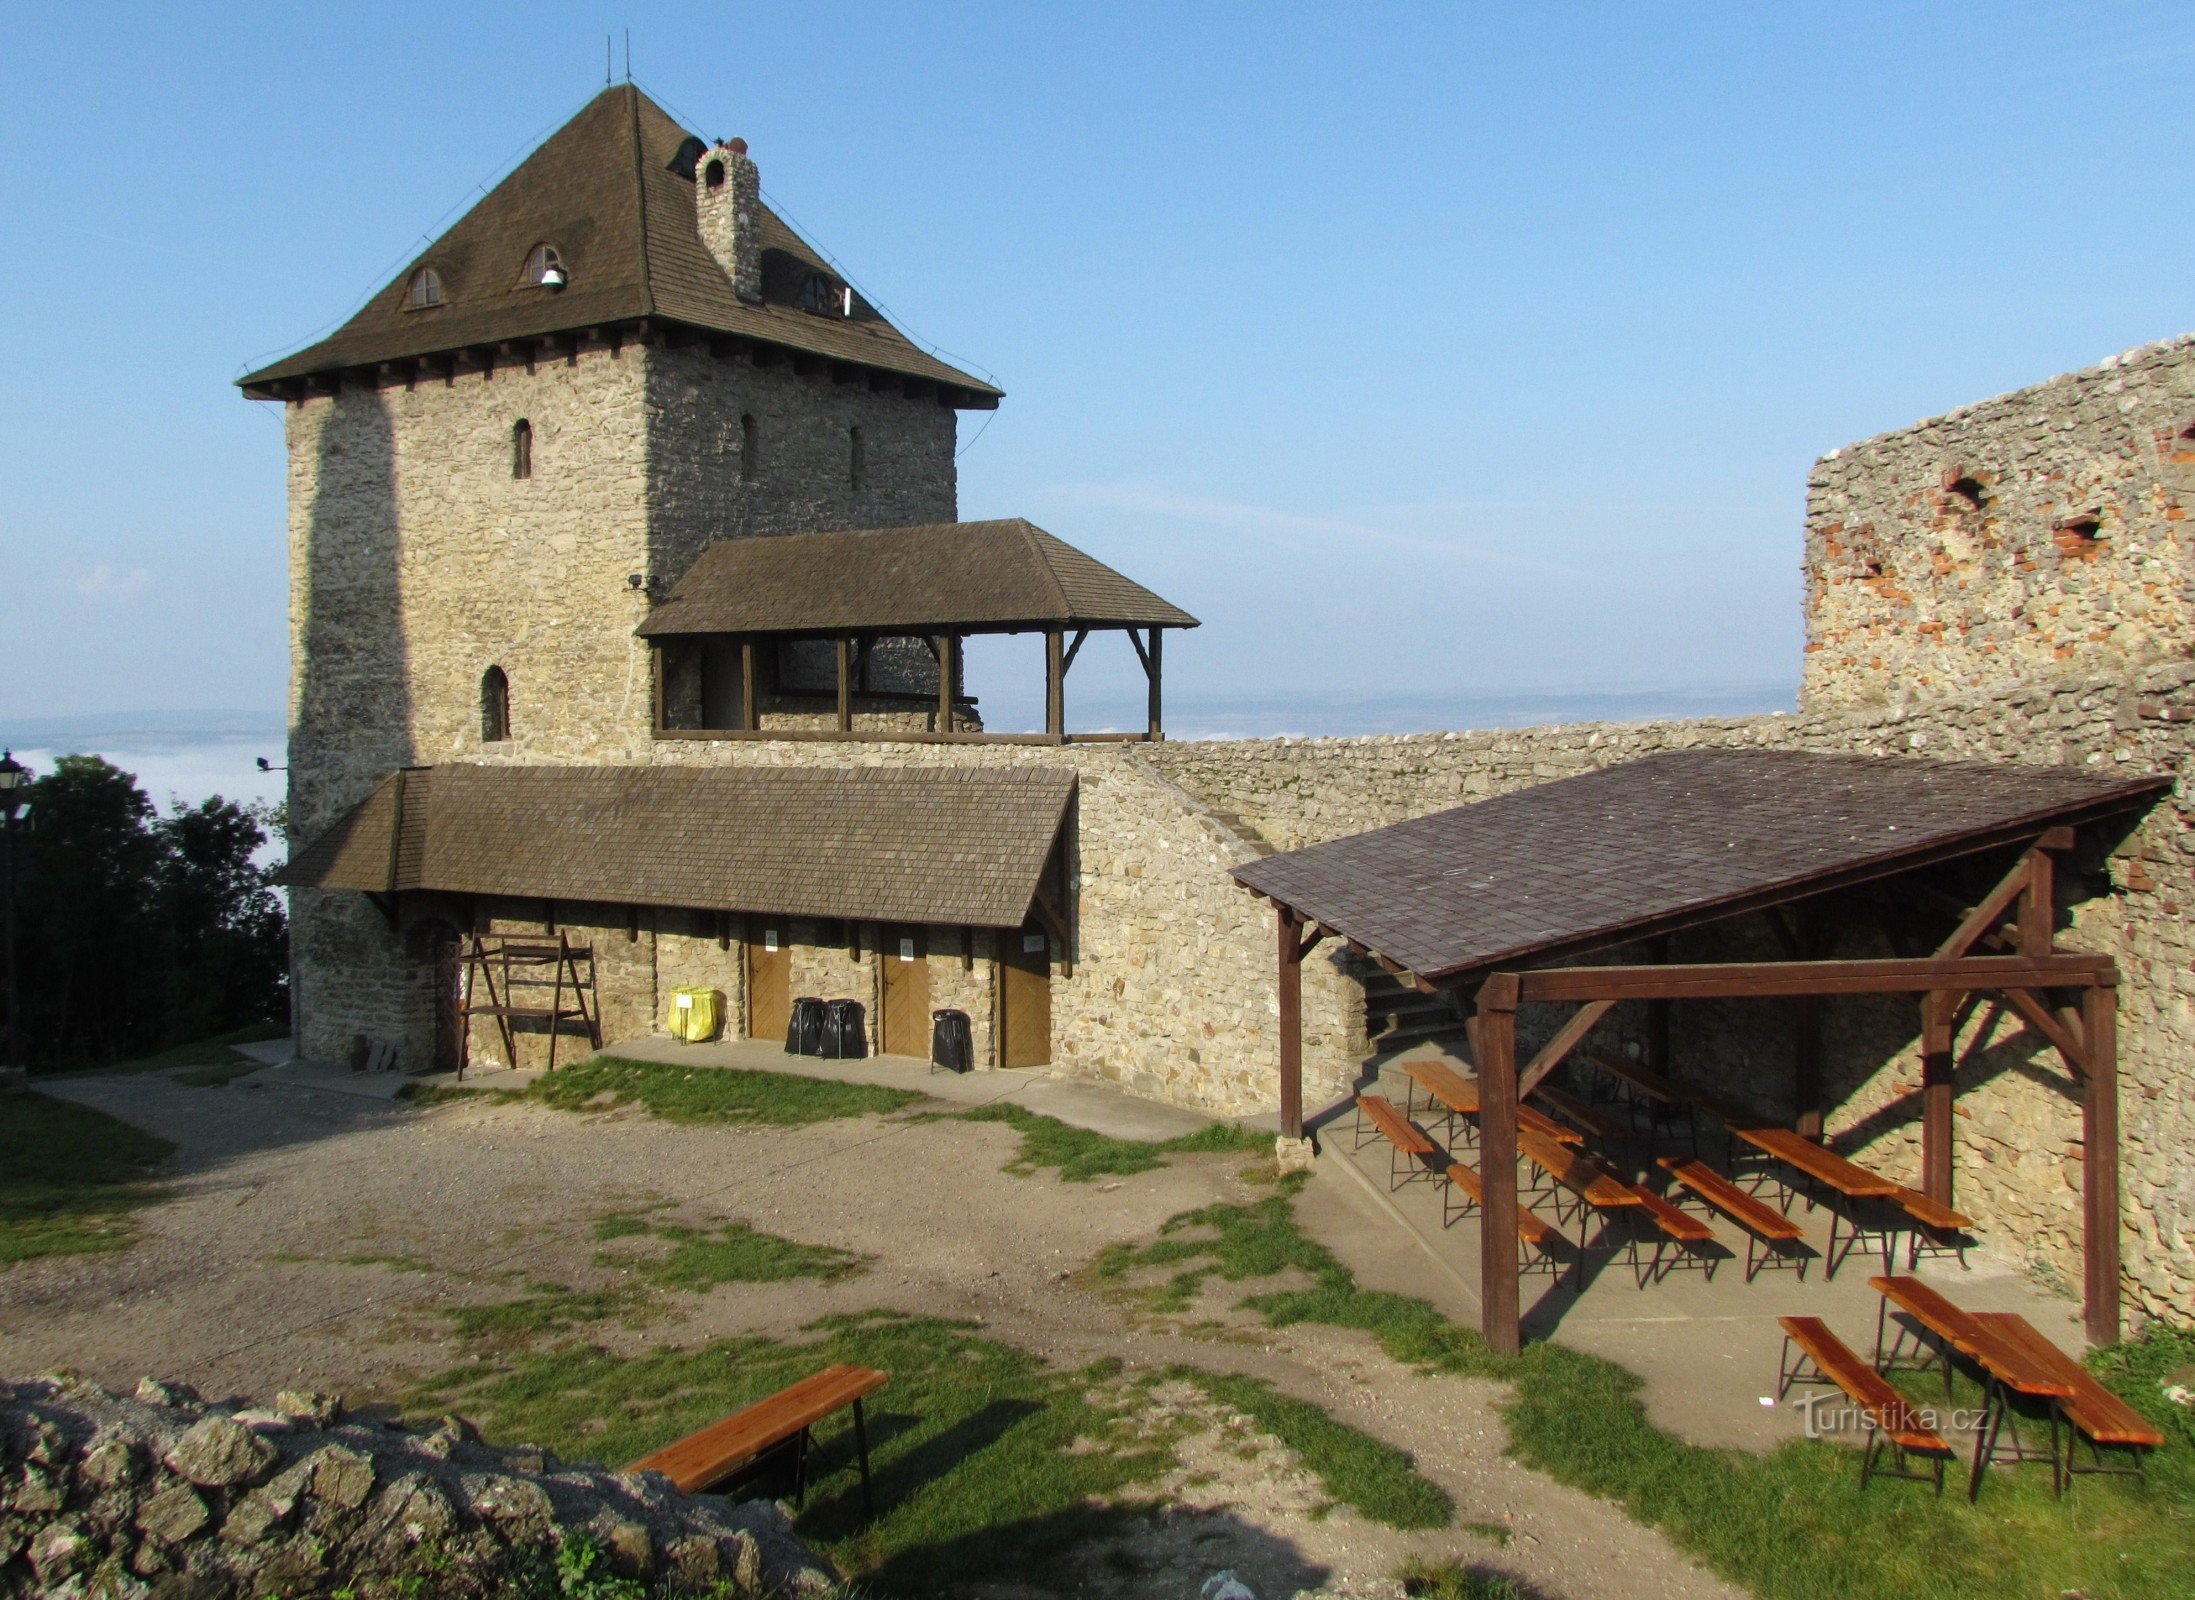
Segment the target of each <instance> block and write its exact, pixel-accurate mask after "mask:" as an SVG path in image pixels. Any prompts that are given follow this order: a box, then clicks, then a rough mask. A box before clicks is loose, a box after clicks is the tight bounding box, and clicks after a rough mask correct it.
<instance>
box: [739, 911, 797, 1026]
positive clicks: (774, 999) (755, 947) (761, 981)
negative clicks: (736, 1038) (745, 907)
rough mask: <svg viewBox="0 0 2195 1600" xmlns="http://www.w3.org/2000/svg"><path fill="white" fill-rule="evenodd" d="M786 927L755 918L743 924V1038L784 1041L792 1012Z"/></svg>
mask: <svg viewBox="0 0 2195 1600" xmlns="http://www.w3.org/2000/svg"><path fill="white" fill-rule="evenodd" d="M786 931H787V930H786V926H785V924H784V923H782V922H777V923H771V922H764V921H763V920H762V919H761V918H759V917H757V918H754V919H752V920H750V921H749V923H748V925H747V1037H748V1038H750V1039H775V1040H777V1041H778V1043H780V1044H783V1043H784V1042H785V1024H786V1023H787V1022H789V1021H791V1020H792V1012H793V986H792V978H793V956H792V952H791V951H790V950H788V949H786V948H785V946H786V938H785V934H786Z"/></svg>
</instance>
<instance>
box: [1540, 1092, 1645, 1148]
mask: <svg viewBox="0 0 2195 1600" xmlns="http://www.w3.org/2000/svg"><path fill="white" fill-rule="evenodd" d="M1532 1098H1533V1099H1535V1100H1537V1101H1539V1103H1540V1104H1541V1105H1543V1106H1545V1107H1547V1109H1548V1110H1549V1111H1551V1112H1553V1113H1554V1114H1555V1115H1556V1116H1557V1117H1559V1118H1560V1119H1561V1120H1562V1121H1564V1122H1567V1123H1569V1124H1570V1126H1571V1127H1573V1128H1576V1129H1577V1130H1578V1131H1579V1132H1581V1133H1583V1134H1584V1135H1585V1136H1586V1138H1588V1139H1590V1140H1591V1141H1592V1142H1593V1143H1595V1144H1597V1145H1599V1146H1600V1148H1601V1152H1602V1154H1604V1155H1605V1154H1608V1153H1609V1152H1610V1151H1611V1150H1612V1149H1613V1148H1614V1147H1615V1146H1617V1145H1619V1144H1624V1143H1627V1142H1629V1141H1630V1140H1631V1139H1632V1138H1633V1137H1634V1136H1635V1135H1634V1131H1633V1130H1632V1129H1631V1128H1629V1127H1627V1126H1626V1125H1625V1124H1623V1123H1620V1122H1618V1121H1617V1120H1616V1119H1615V1118H1614V1117H1611V1116H1610V1115H1608V1113H1607V1112H1605V1111H1602V1110H1600V1109H1599V1108H1598V1107H1596V1106H1594V1105H1592V1104H1590V1103H1588V1102H1587V1101H1586V1100H1584V1099H1583V1098H1582V1097H1580V1096H1578V1095H1574V1094H1572V1093H1570V1092H1569V1091H1568V1090H1567V1089H1558V1088H1556V1087H1555V1086H1554V1085H1553V1084H1550V1083H1543V1084H1541V1085H1540V1086H1539V1087H1538V1088H1537V1089H1534V1090H1533V1091H1532Z"/></svg>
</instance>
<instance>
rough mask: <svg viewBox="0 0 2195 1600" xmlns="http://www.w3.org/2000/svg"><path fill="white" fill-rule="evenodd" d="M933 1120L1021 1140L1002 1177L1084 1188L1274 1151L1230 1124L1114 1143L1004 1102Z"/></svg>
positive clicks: (1269, 1140) (1264, 1138) (1268, 1141)
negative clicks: (1173, 1159)
mask: <svg viewBox="0 0 2195 1600" xmlns="http://www.w3.org/2000/svg"><path fill="white" fill-rule="evenodd" d="M937 1115H939V1116H941V1117H954V1118H957V1119H958V1120H960V1121H963V1122H1003V1123H1005V1124H1006V1125H1007V1126H1008V1127H1010V1128H1012V1129H1013V1130H1014V1131H1015V1132H1016V1133H1018V1134H1020V1135H1021V1150H1020V1152H1019V1153H1018V1154H1017V1155H1016V1156H1015V1157H1014V1159H1013V1160H1011V1161H1009V1162H1007V1163H1006V1167H1005V1170H1006V1171H1008V1172H1011V1173H1013V1174H1015V1175H1016V1176H1017V1177H1024V1178H1026V1177H1031V1176H1033V1175H1034V1174H1035V1173H1036V1172H1037V1170H1038V1169H1039V1168H1041V1167H1050V1168H1053V1169H1055V1170H1056V1171H1057V1172H1058V1173H1059V1175H1060V1177H1061V1178H1062V1179H1063V1180H1065V1181H1066V1182H1068V1183H1088V1182H1090V1181H1091V1180H1092V1179H1093V1178H1126V1177H1133V1176H1134V1175H1135V1174H1136V1173H1139V1172H1150V1171H1152V1170H1153V1169H1154V1168H1157V1167H1162V1166H1164V1165H1165V1164H1166V1160H1165V1158H1166V1157H1167V1156H1170V1155H1194V1154H1199V1153H1207V1154H1226V1153H1233V1154H1240V1153H1242V1152H1244V1151H1261V1152H1266V1153H1270V1152H1271V1150H1272V1148H1273V1136H1272V1135H1271V1134H1264V1133H1252V1132H1250V1131H1249V1130H1248V1129H1245V1128H1238V1127H1236V1126H1235V1125H1234V1124H1233V1123H1231V1122H1211V1123H1207V1124H1205V1125H1204V1126H1203V1127H1201V1128H1199V1129H1198V1130H1197V1131H1196V1132H1195V1133H1185V1134H1182V1135H1180V1136H1179V1137H1177V1138H1173V1139H1162V1140H1149V1139H1116V1138H1114V1137H1113V1136H1112V1135H1111V1134H1105V1133H1092V1132H1091V1131H1090V1130H1089V1129H1087V1128H1077V1127H1072V1126H1070V1125H1069V1124H1067V1123H1064V1122H1062V1121H1060V1120H1059V1119H1058V1118H1057V1117H1047V1116H1045V1115H1043V1114H1042V1113H1041V1112H1036V1111H1030V1110H1026V1109H1024V1108H1023V1107H1021V1106H1017V1105H1013V1104H1011V1103H1009V1102H1004V1101H1001V1102H999V1103H998V1104H995V1105H987V1106H979V1107H977V1108H976V1109H975V1110H973V1111H946V1112H939V1113H937Z"/></svg>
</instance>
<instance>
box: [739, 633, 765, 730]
mask: <svg viewBox="0 0 2195 1600" xmlns="http://www.w3.org/2000/svg"><path fill="white" fill-rule="evenodd" d="M739 725H740V726H741V727H742V728H747V729H754V728H759V727H761V726H762V721H761V717H760V714H759V713H758V712H757V710H756V696H755V642H754V640H752V639H742V640H740V641H739Z"/></svg>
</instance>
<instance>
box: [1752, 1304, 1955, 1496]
mask: <svg viewBox="0 0 2195 1600" xmlns="http://www.w3.org/2000/svg"><path fill="white" fill-rule="evenodd" d="M1777 1322H1778V1324H1779V1326H1781V1327H1782V1329H1783V1356H1782V1359H1781V1361H1780V1363H1779V1364H1778V1367H1777V1372H1776V1398H1777V1399H1778V1400H1781V1399H1782V1398H1783V1397H1784V1396H1785V1395H1787V1394H1789V1393H1790V1392H1791V1387H1792V1385H1793V1384H1798V1383H1824V1384H1830V1385H1833V1386H1834V1387H1836V1388H1837V1389H1840V1390H1842V1391H1843V1393H1844V1397H1845V1398H1846V1399H1847V1400H1850V1401H1851V1402H1852V1403H1853V1404H1854V1405H1855V1406H1858V1407H1859V1408H1860V1412H1861V1414H1862V1415H1863V1416H1865V1417H1866V1418H1867V1423H1868V1432H1867V1444H1866V1447H1865V1448H1864V1449H1863V1450H1862V1451H1861V1454H1860V1487H1861V1488H1863V1489H1864V1488H1866V1487H1867V1480H1868V1479H1869V1478H1870V1477H1872V1476H1874V1475H1875V1474H1876V1473H1877V1472H1880V1473H1881V1474H1882V1475H1883V1476H1885V1477H1892V1478H1913V1479H1917V1480H1919V1481H1920V1482H1922V1483H1929V1482H1933V1483H1934V1484H1935V1486H1936V1493H1937V1494H1938V1495H1939V1496H1941V1495H1942V1494H1943V1471H1944V1463H1945V1462H1947V1461H1949V1460H1950V1459H1951V1446H1950V1445H1948V1444H1946V1443H1945V1442H1944V1438H1943V1435H1941V1434H1939V1433H1938V1432H1937V1431H1936V1430H1935V1429H1934V1428H1932V1427H1931V1426H1929V1424H1928V1420H1927V1419H1926V1418H1924V1417H1923V1416H1921V1414H1920V1413H1919V1412H1917V1411H1916V1410H1914V1408H1913V1403H1912V1402H1911V1401H1910V1400H1908V1399H1906V1397H1905V1396H1904V1395H1902V1394H1900V1393H1899V1392H1898V1391H1897V1390H1896V1389H1895V1388H1893V1387H1892V1386H1891V1383H1890V1380H1889V1379H1888V1378H1885V1377H1884V1376H1883V1375H1882V1374H1881V1373H1879V1372H1877V1371H1876V1370H1875V1369H1874V1368H1873V1367H1871V1366H1869V1365H1868V1364H1867V1362H1866V1361H1865V1360H1863V1359H1862V1358H1861V1357H1860V1355H1859V1354H1858V1352H1856V1351H1855V1350H1853V1349H1852V1347H1851V1346H1850V1345H1848V1344H1846V1343H1845V1342H1844V1341H1843V1340H1842V1339H1840V1338H1838V1337H1837V1336H1836V1334H1835V1333H1833V1332H1831V1331H1830V1327H1829V1324H1828V1323H1826V1322H1824V1321H1822V1319H1821V1318H1819V1317H1779V1318H1778V1319H1777ZM1809 1368H1811V1371H1810V1370H1809ZM1807 1431H1808V1432H1809V1433H1810V1434H1811V1433H1814V1432H1815V1431H1816V1430H1815V1429H1814V1428H1813V1426H1812V1425H1811V1419H1809V1426H1808V1429H1807ZM1886 1442H1887V1443H1888V1445H1889V1446H1890V1449H1891V1452H1892V1453H1891V1464H1890V1465H1889V1466H1888V1467H1881V1466H1878V1464H1877V1463H1878V1460H1879V1458H1880V1456H1881V1453H1882V1447H1883V1445H1884V1444H1885V1443H1886ZM1916 1455H1918V1456H1924V1457H1926V1458H1927V1459H1928V1460H1929V1461H1930V1462H1931V1463H1932V1466H1931V1468H1930V1470H1928V1471H1926V1472H1915V1471H1914V1470H1912V1468H1911V1467H1910V1466H1909V1465H1908V1461H1907V1458H1908V1457H1910V1456H1916Z"/></svg>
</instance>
